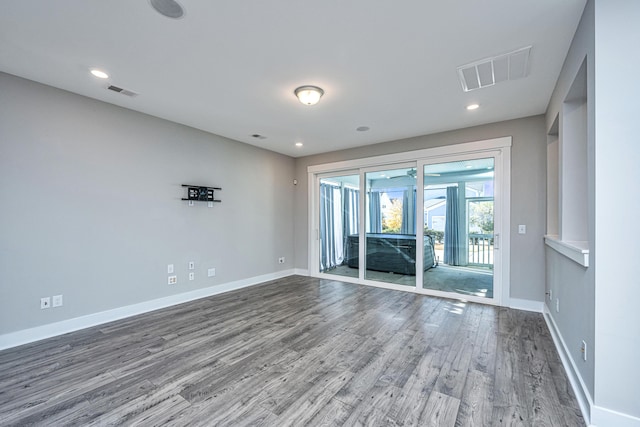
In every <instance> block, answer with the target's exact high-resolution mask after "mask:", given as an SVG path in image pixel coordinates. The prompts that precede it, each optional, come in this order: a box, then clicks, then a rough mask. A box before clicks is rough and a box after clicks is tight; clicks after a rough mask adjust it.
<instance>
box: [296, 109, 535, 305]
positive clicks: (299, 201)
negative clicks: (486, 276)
mask: <svg viewBox="0 0 640 427" xmlns="http://www.w3.org/2000/svg"><path fill="white" fill-rule="evenodd" d="M501 136H512V137H513V147H512V151H511V279H510V282H511V294H510V295H511V297H512V298H520V299H527V300H535V301H543V299H544V281H545V277H544V248H543V235H544V232H545V222H546V207H545V206H546V204H545V203H546V166H545V165H546V132H545V121H544V116H534V117H528V118H524V119H518V120H509V121H506V122H500V123H493V124H489V125H484V126H477V127H472V128H467V129H460V130H455V131H451V132H443V133H438V134H432V135H426V136H420V137H416V138H409V139H403V140H399V141H391V142H385V143H382V144H376V145H370V146H366V147H360V148H354V149H349V150H343V151H336V152H332V153H326V154H319V155H315V156H308V157H302V158H298V159H296V170H295V177H296V179H298V185H297V186H296V188H295V254H296V260H295V265H296V267H297V268H301V269H306V268H308V265H307V264H308V259H307V257H308V246H307V245H308V237H307V236H308V212H307V210H308V209H307V203H308V201H307V197H308V194H307V192H308V186H307V166H310V165H318V164H323V163H330V162H336V161H341V160H353V159H359V158H364V157H371V156H380V155H384V154H391V153H398V152H404V151H410V150H420V149H424V148H432V147H439V146H446V145H451V144H459V143H463V142H471V141H478V140H483V139H491V138H497V137H501ZM518 224H526V225H527V234H525V235H521V234H518Z"/></svg>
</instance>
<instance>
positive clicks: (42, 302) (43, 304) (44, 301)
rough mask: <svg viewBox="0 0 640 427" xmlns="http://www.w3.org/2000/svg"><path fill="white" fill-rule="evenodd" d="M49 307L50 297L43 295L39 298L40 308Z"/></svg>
mask: <svg viewBox="0 0 640 427" xmlns="http://www.w3.org/2000/svg"><path fill="white" fill-rule="evenodd" d="M50 307H51V298H49V297H44V298H40V309H42V310H44V309H45V308H50Z"/></svg>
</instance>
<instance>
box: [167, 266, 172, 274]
mask: <svg viewBox="0 0 640 427" xmlns="http://www.w3.org/2000/svg"><path fill="white" fill-rule="evenodd" d="M171 273H173V264H169V265H167V274H171Z"/></svg>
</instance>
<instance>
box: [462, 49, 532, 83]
mask: <svg viewBox="0 0 640 427" xmlns="http://www.w3.org/2000/svg"><path fill="white" fill-rule="evenodd" d="M530 53H531V46H527V47H523V48H521V49H518V50H514V51H513V52H509V53H505V54H502V55H498V56H494V57H491V58H485V59H481V60H480V61H476V62H472V63H470V64H467V65H463V66H461V67H458V77H459V78H460V83H461V84H462V90H464V91H465V92H469V91H472V90H476V89H481V88H483V87H488V86H493V85H495V84H496V83H500V82H504V81H507V80H516V79H521V78H523V77H527V76H528V75H529V54H530Z"/></svg>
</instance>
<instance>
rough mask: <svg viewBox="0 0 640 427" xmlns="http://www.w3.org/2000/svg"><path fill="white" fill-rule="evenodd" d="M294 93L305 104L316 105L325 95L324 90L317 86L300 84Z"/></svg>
mask: <svg viewBox="0 0 640 427" xmlns="http://www.w3.org/2000/svg"><path fill="white" fill-rule="evenodd" d="M293 93H295V94H296V96H297V97H298V99H299V100H300V102H302V103H303V104H304V105H316V104H317V103H318V101H320V98H321V97H322V95H324V90H322V89H320V88H319V87H317V86H300V87H299V88H297V89H296V90H294V91H293Z"/></svg>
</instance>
